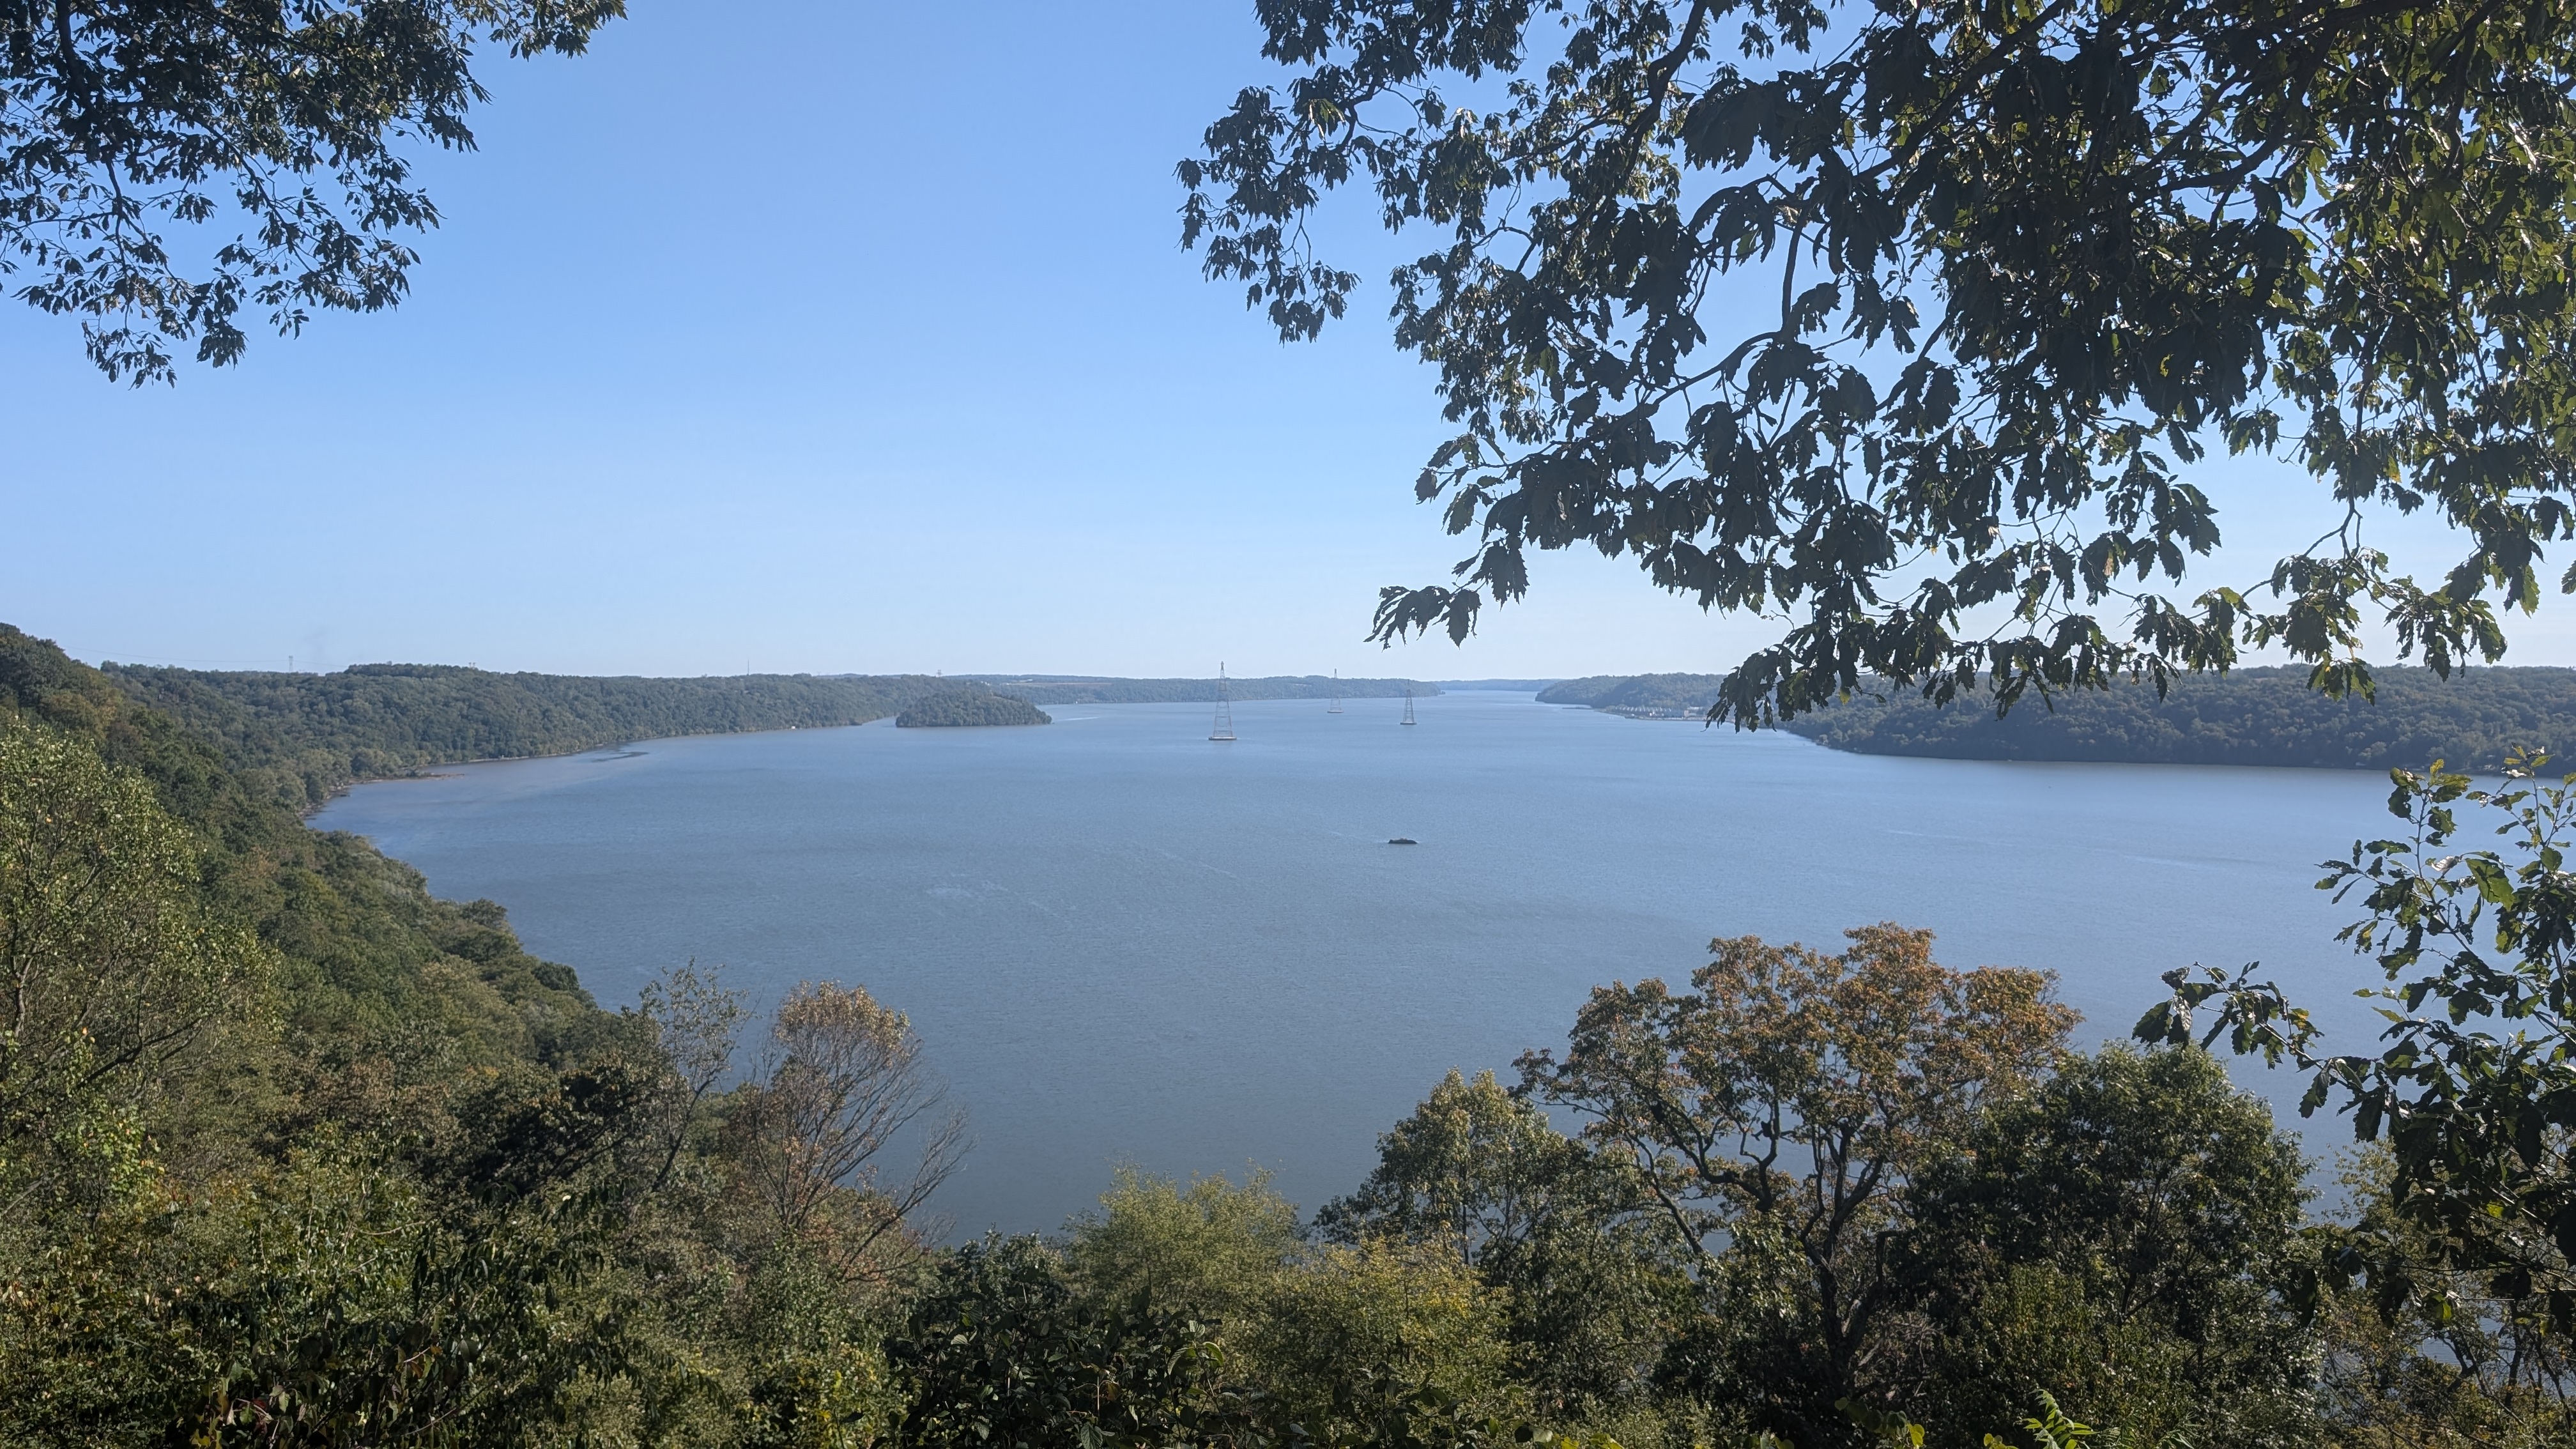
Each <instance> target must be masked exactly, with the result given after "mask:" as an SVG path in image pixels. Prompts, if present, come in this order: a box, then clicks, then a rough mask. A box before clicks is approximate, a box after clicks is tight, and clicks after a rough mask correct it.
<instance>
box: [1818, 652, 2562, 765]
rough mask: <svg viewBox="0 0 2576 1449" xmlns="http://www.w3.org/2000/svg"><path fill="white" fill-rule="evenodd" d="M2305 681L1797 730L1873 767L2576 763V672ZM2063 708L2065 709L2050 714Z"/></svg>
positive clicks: (1905, 695)
mask: <svg viewBox="0 0 2576 1449" xmlns="http://www.w3.org/2000/svg"><path fill="white" fill-rule="evenodd" d="M2307 679H2308V671H2306V670H2305V669H2293V668H2280V669H2242V670H2237V671H2235V672H2233V673H2231V674H2228V675H2226V676H2223V677H2217V676H2195V677H2191V678H2186V679H2181V680H2177V681H2175V683H2174V686H2173V688H2172V690H2171V691H2170V692H2169V693H2168V694H2167V695H2166V696H2165V698H2163V699H2161V700H2159V699H2157V698H2156V692H2155V690H2154V688H2153V687H2151V686H2148V685H2143V684H2122V685H2115V686H2113V687H2111V688H2109V689H2106V690H2100V691H2093V690H2074V691H2070V692H2068V693H2066V694H2062V695H2058V696H2056V697H2055V698H2054V699H2051V700H2049V701H2046V702H2042V701H2041V700H2039V699H2037V698H2035V697H2025V698H2024V699H2023V700H2022V702H2021V703H2020V704H2018V705H2016V706H2014V707H2013V709H2012V710H2011V711H2010V712H2009V713H2007V714H2005V715H2003V716H2002V717H2000V718H1998V717H1997V716H1996V715H1995V713H1994V712H1993V711H1992V710H1991V709H1984V708H1979V707H1977V706H1976V705H1975V704H1973V703H1970V702H1968V701H1964V700H1963V701H1960V702H1958V703H1954V704H1952V705H1950V706H1949V707H1947V708H1941V707H1937V706H1934V705H1931V704H1929V703H1926V702H1925V701H1924V700H1923V699H1922V698H1921V697H1920V696H1919V695H1916V694H1914V693H1912V692H1911V691H1903V690H1898V691H1888V692H1885V693H1879V692H1872V693H1869V694H1864V695H1855V696H1854V697H1853V698H1851V699H1849V700H1847V701H1844V702H1843V703H1840V704H1837V705H1833V706H1831V707H1828V708H1826V709H1822V710H1819V711H1817V712H1816V713H1815V714H1814V715H1812V716H1808V717H1804V718H1800V719H1796V720H1792V721H1790V722H1789V723H1788V725H1787V728H1789V729H1791V730H1794V731H1796V732H1797V733H1799V734H1802V735H1805V736H1806V737H1807V738H1809V739H1812V740H1814V741H1816V742H1817V743H1818V744H1822V745H1827V746H1830V747H1831V748H1834V749H1838V750H1853V751H1857V752H1859V753H1862V754H1872V755H1930V756H1936V757H1939V758H1944V759H1967V760H2070V761H2071V760H2101V761H2128V762H2135V763H2142V764H2166V765H2292V766H2304V767H2309V768H2316V769H2349V770H2365V769H2366V770H2387V769H2397V768H2401V767H2413V768H2421V767H2422V766H2423V765H2424V764H2425V763H2426V762H2427V761H2431V760H2437V759H2438V760H2443V761H2446V762H2448V763H2449V764H2451V765H2453V766H2454V767H2457V768H2461V769H2469V770H2479V771H2492V770H2498V769H2501V768H2503V766H2504V763H2505V761H2506V759H2507V758H2508V757H2510V756H2511V755H2512V753H2513V752H2514V751H2515V750H2517V749H2550V748H2567V749H2576V670H2567V669H2548V668H2514V669H2505V668H2489V669H2471V670H2465V671H2461V672H2458V673H2455V674H2453V675H2452V677H2451V678H2449V679H2447V680H2445V679H2442V678H2441V677H2439V676H2437V675H2436V674H2434V673H2433V671H2431V670H2429V669H2390V670H2385V671H2383V672H2382V673H2381V675H2380V678H2379V687H2378V691H2377V694H2378V697H2377V698H2376V699H2364V698H2360V697H2358V696H2353V697H2347V698H2344V699H2329V698H2327V697H2325V696H2323V695H2321V694H2318V693H2316V692H2315V691H2314V690H2311V689H2310V688H2308V684H2307ZM2052 706H2053V707H2052Z"/></svg>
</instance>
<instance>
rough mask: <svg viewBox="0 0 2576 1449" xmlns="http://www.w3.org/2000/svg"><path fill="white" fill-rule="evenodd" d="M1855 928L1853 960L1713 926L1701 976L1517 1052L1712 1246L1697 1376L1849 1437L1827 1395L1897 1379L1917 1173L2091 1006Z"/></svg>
mask: <svg viewBox="0 0 2576 1449" xmlns="http://www.w3.org/2000/svg"><path fill="white" fill-rule="evenodd" d="M1848 935H1849V937H1850V940H1851V945H1850V947H1849V948H1848V949H1846V950H1845V951H1843V952H1842V953H1840V954H1839V955H1828V954H1826V953H1824V952H1821V951H1817V950H1813V949H1811V948H1809V947H1806V946H1802V945H1797V944H1791V945H1787V946H1774V945H1770V944H1767V943H1765V942H1764V941H1762V940H1761V939H1760V938H1758V937H1753V936H1744V937H1738V938H1735V939H1732V940H1720V941H1716V942H1713V943H1712V944H1711V949H1712V950H1713V951H1714V952H1715V955H1716V959H1714V960H1713V961H1711V962H1710V963H1709V964H1708V965H1706V966H1704V967H1701V968H1700V969H1699V970H1698V971H1696V972H1694V973H1692V976H1691V986H1692V988H1693V989H1692V990H1691V991H1689V992H1675V991H1673V990H1672V989H1671V988H1669V987H1667V986H1666V985H1665V984H1664V983H1663V982H1662V981H1660V980H1653V979H1649V980H1646V981H1642V982H1639V983H1638V984H1637V985H1635V986H1628V985H1625V984H1622V983H1613V984H1612V985H1609V986H1604V987H1598V988H1596V989H1595V990H1594V991H1593V993H1592V997H1591V1000H1589V1001H1588V1002H1586V1003H1585V1005H1584V1007H1583V1009H1582V1011H1581V1012H1580V1014H1579V1015H1578V1016H1577V1017H1576V1019H1575V1026H1574V1031H1573V1033H1572V1036H1571V1039H1570V1041H1569V1043H1568V1045H1567V1048H1566V1052H1565V1054H1564V1056H1563V1057H1562V1058H1559V1057H1558V1056H1557V1055H1556V1054H1555V1053H1553V1052H1534V1053H1530V1054H1528V1055H1526V1056H1524V1057H1522V1059H1521V1063H1520V1065H1521V1073H1522V1083H1523V1086H1522V1090H1524V1091H1525V1092H1528V1093H1532V1094H1534V1095H1536V1096H1537V1097H1539V1098H1541V1099H1542V1100H1544V1101H1547V1102H1549V1103H1552V1104H1555V1105H1558V1106H1561V1107H1564V1108H1567V1109H1570V1110H1571V1111H1573V1112H1574V1113H1575V1114H1576V1115H1577V1116H1578V1117H1580V1118H1582V1119H1583V1121H1584V1126H1583V1135H1584V1137H1586V1138H1587V1139H1589V1140H1590V1141H1591V1142H1592V1143H1593V1144H1595V1145H1596V1146H1597V1147H1599V1148H1602V1149H1604V1150H1609V1151H1615V1152H1618V1153H1621V1154H1624V1155H1625V1156H1626V1157H1628V1158H1629V1159H1630V1160H1631V1162H1632V1163H1633V1165H1634V1167H1635V1170H1636V1172H1637V1175H1638V1178H1639V1180H1640V1182H1641V1183H1642V1184H1643V1186H1644V1189H1645V1191H1646V1192H1647V1193H1648V1194H1649V1195H1650V1196H1651V1198H1652V1200H1653V1202H1654V1204H1655V1206H1656V1209H1657V1211H1658V1212H1659V1213H1660V1215H1661V1217H1662V1219H1663V1221H1664V1222H1665V1223H1666V1224H1667V1225H1668V1227H1669V1229H1670V1231H1671V1232H1672V1234H1673V1235H1674V1237H1675V1238H1676V1240H1677V1241H1678V1242H1679V1243H1680V1244H1681V1245H1682V1247H1683V1248H1684V1249H1685V1250H1686V1251H1687V1252H1688V1253H1690V1254H1691V1255H1693V1256H1694V1257H1695V1258H1696V1259H1697V1260H1698V1264H1699V1274H1700V1278H1701V1281H1702V1283H1703V1286H1704V1288H1705V1289H1706V1291H1707V1292H1708V1293H1709V1295H1710V1297H1711V1299H1712V1307H1713V1310H1714V1313H1713V1317H1712V1319H1711V1328H1710V1329H1709V1334H1710V1335H1713V1337H1711V1339H1710V1341H1709V1342H1708V1343H1706V1344H1704V1345H1702V1347H1701V1348H1700V1349H1699V1350H1698V1356H1699V1359H1700V1362H1701V1367H1700V1369H1699V1370H1698V1372H1699V1373H1700V1374H1701V1375H1702V1376H1705V1377H1709V1378H1711V1379H1714V1380H1723V1381H1725V1383H1726V1386H1727V1388H1728V1391H1729V1392H1733V1393H1737V1394H1741V1395H1743V1396H1745V1398H1746V1399H1747V1401H1748V1403H1750V1404H1752V1405H1755V1406H1758V1409H1759V1412H1761V1413H1763V1414H1764V1415H1765V1416H1767V1417H1768V1418H1770V1419H1771V1420H1772V1421H1773V1422H1774V1424H1775V1426H1776V1427H1778V1428H1780V1429H1783V1430H1785V1431H1787V1432H1788V1433H1789V1434H1790V1435H1791V1436H1792V1437H1793V1438H1795V1439H1796V1440H1797V1442H1799V1443H1802V1444H1824V1443H1830V1442H1834V1441H1835V1440H1836V1439H1837V1438H1838V1437H1840V1436H1842V1435H1844V1434H1846V1433H1847V1432H1848V1430H1849V1423H1848V1421H1847V1420H1845V1419H1843V1418H1842V1417H1841V1416H1840V1415H1837V1414H1836V1413H1835V1412H1834V1409H1833V1406H1834V1405H1835V1404H1836V1403H1837V1402H1838V1401H1840V1400H1844V1399H1856V1398H1869V1397H1873V1396H1876V1395H1878V1394H1879V1392H1880V1391H1881V1390H1882V1389H1883V1388H1884V1386H1885V1384H1886V1383H1887V1373H1886V1371H1887V1370H1888V1369H1889V1368H1890V1366H1891V1364H1890V1360H1891V1359H1892V1357H1893V1346H1892V1343H1891V1337H1892V1336H1891V1334H1890V1333H1888V1332H1887V1331H1886V1330H1887V1327H1888V1323H1889V1320H1891V1319H1892V1318H1893V1317H1895V1316H1896V1311H1897V1310H1899V1309H1900V1308H1901V1307H1902V1305H1903V1297H1904V1294H1903V1284H1902V1278H1901V1274H1900V1272H1899V1271H1898V1264H1897V1262H1896V1255H1895V1254H1894V1252H1893V1251H1892V1250H1893V1248H1894V1246H1895V1244H1896V1243H1897V1241H1898V1239H1899V1237H1900V1235H1901V1234H1902V1233H1903V1232H1904V1230H1905V1228H1906V1227H1907V1204H1906V1197H1905V1188H1906V1186H1907V1184H1908V1183H1909V1182H1910V1181H1911V1180H1912V1179H1913V1177H1914V1175H1915V1174H1916V1173H1917V1172H1918V1171H1920V1170H1921V1169H1922V1168H1923V1167H1924V1166H1925V1165H1926V1164H1928V1163H1930V1162H1932V1161H1935V1160H1937V1159H1938V1157H1939V1156H1940V1155H1941V1154H1942V1153H1944V1152H1945V1151H1948V1150H1949V1149H1950V1148H1951V1147H1952V1145H1953V1144H1954V1143H1956V1142H1957V1141H1958V1140H1959V1138H1960V1136H1961V1135H1962V1133H1963V1132H1964V1130H1965V1129H1966V1127H1967V1126H1968V1124H1969V1123H1970V1122H1971V1120H1972V1119H1973V1118H1974V1116H1975V1114H1976V1113H1977V1111H1978V1110H1979V1109H1980V1108H1981V1107H1984V1106H1986V1105H1988V1104H1990V1103H1992V1102H1994V1101H1996V1100H1998V1099H2000V1098H2003V1097H2005V1096H2007V1095H2009V1094H2011V1093H2014V1092H2017V1091H2019V1090H2020V1089H2022V1088H2023V1087H2024V1086H2026V1085H2027V1084H2029V1083H2031V1082H2033V1081H2034V1080H2036V1079H2038V1078H2039V1077H2040V1076H2042V1075H2043V1074H2044V1073H2046V1072H2047V1071H2048V1070H2049V1068H2050V1067H2051V1066H2053V1065H2054V1064H2055V1063H2056V1062H2057V1061H2058V1060H2059V1059H2060V1058H2061V1056H2062V1055H2063V1054H2064V1052H2065V1050H2066V1038H2067V1033H2068V1032H2069V1031H2070V1030H2071V1029H2072V1028H2073V1027H2074V1024H2075V1022H2076V1020H2077V1018H2076V1014H2075V1013H2074V1012H2073V1011H2072V1010H2071V1009H2069V1008H2067V1007H2065V1006H2063V1005H2060V1004H2059V1003H2057V1002H2056V1001H2055V1000H2053V999H2052V995H2051V992H2052V988H2053V984H2054V980H2055V978H2054V977H2053V976H2052V975H2050V974H2048V973H2045V972H2039V971H2028V970H2014V969H2005V968H2000V967H1980V968H1978V969H1976V970H1973V971H1964V972H1963V971H1953V970H1950V969H1948V968H1945V967H1943V966H1941V965H1939V964H1938V963H1937V962H1935V961H1934V960H1933V959H1932V934H1931V933H1930V932H1929V931H1915V930H1907V929H1905V928H1903V927H1900V926H1896V925H1893V924H1881V925H1876V926H1866V927H1862V928H1860V929H1857V930H1854V931H1851V932H1849V933H1848ZM1757 1320H1759V1322H1760V1323H1766V1324H1769V1325H1771V1326H1770V1327H1768V1328H1763V1327H1759V1326H1758V1325H1757Z"/></svg>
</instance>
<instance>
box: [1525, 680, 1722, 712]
mask: <svg viewBox="0 0 2576 1449" xmlns="http://www.w3.org/2000/svg"><path fill="white" fill-rule="evenodd" d="M1725 682H1726V679H1725V676H1724V675H1719V674H1593V675H1587V676H1585V677H1584V678H1581V679H1568V680H1565V681H1564V682H1562V683H1559V684H1553V685H1550V686H1548V687H1547V688H1546V689H1543V690H1540V691H1539V695H1538V702H1539V703H1541V704H1583V705H1590V706H1591V707H1592V708H1594V709H1604V710H1609V711H1611V712H1612V713H1614V714H1637V715H1680V714H1689V715H1702V714H1706V713H1707V712H1708V707H1709V705H1710V704H1711V703H1712V702H1714V701H1715V700H1716V698H1717V687H1718V686H1719V685H1720V684H1723V683H1725Z"/></svg>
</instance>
